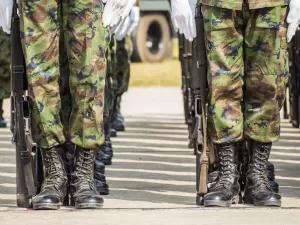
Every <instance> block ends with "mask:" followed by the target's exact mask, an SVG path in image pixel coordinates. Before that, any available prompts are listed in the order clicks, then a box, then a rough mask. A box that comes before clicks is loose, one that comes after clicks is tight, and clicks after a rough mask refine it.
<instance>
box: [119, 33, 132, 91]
mask: <svg viewBox="0 0 300 225" xmlns="http://www.w3.org/2000/svg"><path fill="white" fill-rule="evenodd" d="M132 52H133V44H132V41H131V37H130V36H126V37H125V38H124V39H123V40H120V41H117V52H116V75H117V80H118V90H117V94H118V95H122V94H123V93H124V92H126V91H128V86H129V79H130V57H131V55H132Z"/></svg>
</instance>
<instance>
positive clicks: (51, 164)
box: [43, 150, 62, 187]
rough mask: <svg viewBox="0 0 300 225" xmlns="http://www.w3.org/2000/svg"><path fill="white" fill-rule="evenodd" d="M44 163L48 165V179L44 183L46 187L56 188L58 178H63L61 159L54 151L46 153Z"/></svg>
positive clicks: (46, 168) (46, 167)
mask: <svg viewBox="0 0 300 225" xmlns="http://www.w3.org/2000/svg"><path fill="white" fill-rule="evenodd" d="M44 161H45V163H46V166H45V170H46V174H47V176H46V178H45V181H44V183H43V185H44V187H50V186H54V185H55V184H56V182H55V181H56V180H57V178H59V177H61V170H62V168H61V163H60V159H59V157H58V156H57V154H56V153H55V152H54V151H51V150H50V151H45V158H44Z"/></svg>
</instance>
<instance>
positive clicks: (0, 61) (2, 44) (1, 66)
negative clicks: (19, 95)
mask: <svg viewBox="0 0 300 225" xmlns="http://www.w3.org/2000/svg"><path fill="white" fill-rule="evenodd" d="M0 49H1V54H0V128H4V127H6V126H7V125H6V121H5V119H4V117H3V113H4V109H3V107H4V106H3V100H4V99H6V98H9V96H10V40H9V36H8V35H7V34H6V33H4V32H3V31H2V30H0Z"/></svg>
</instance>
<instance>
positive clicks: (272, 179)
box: [267, 162, 279, 193]
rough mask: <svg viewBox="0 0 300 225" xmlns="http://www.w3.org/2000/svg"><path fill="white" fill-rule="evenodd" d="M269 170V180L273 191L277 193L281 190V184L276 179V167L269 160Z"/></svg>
mask: <svg viewBox="0 0 300 225" xmlns="http://www.w3.org/2000/svg"><path fill="white" fill-rule="evenodd" d="M267 172H268V181H269V184H270V186H271V188H272V190H273V191H275V192H276V193H278V192H279V185H278V183H277V182H276V181H275V168H274V165H273V164H272V163H270V162H267Z"/></svg>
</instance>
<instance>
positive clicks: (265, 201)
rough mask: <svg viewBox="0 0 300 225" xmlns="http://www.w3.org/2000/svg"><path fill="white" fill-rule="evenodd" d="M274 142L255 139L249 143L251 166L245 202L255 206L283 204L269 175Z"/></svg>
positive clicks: (248, 173)
mask: <svg viewBox="0 0 300 225" xmlns="http://www.w3.org/2000/svg"><path fill="white" fill-rule="evenodd" d="M271 147H272V144H271V143H268V144H264V143H259V142H255V141H250V143H249V156H250V160H249V168H248V172H247V181H246V186H245V193H244V198H243V199H244V202H245V203H246V204H254V205H255V206H281V196H280V195H279V194H277V193H275V192H274V191H273V190H272V188H271V186H270V184H269V182H268V177H267V162H268V158H269V155H270V151H271Z"/></svg>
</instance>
